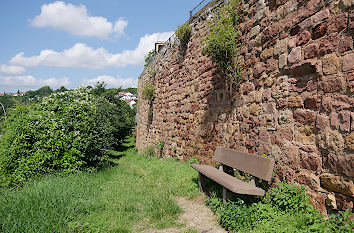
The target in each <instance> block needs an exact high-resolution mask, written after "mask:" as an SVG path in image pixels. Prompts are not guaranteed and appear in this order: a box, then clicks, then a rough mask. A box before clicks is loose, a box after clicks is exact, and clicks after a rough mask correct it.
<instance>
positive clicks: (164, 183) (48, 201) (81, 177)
mask: <svg viewBox="0 0 354 233" xmlns="http://www.w3.org/2000/svg"><path fill="white" fill-rule="evenodd" d="M124 146H125V147H126V148H125V149H126V150H124V152H121V153H116V154H115V156H117V159H114V160H113V161H114V162H115V163H116V164H117V165H116V166H114V167H111V168H107V169H104V170H102V171H100V172H91V173H89V172H84V173H79V174H74V175H69V176H64V175H60V174H57V175H51V176H47V177H46V178H44V179H41V180H40V181H36V182H31V183H28V184H27V185H26V186H25V187H24V188H22V189H19V190H5V191H2V192H1V193H0V216H1V217H0V232H93V231H95V232H136V227H139V228H140V229H143V228H144V227H145V228H165V227H170V226H175V225H178V223H177V222H176V220H177V218H178V215H179V214H180V213H181V211H182V210H181V209H180V208H179V207H178V205H177V203H176V202H175V201H174V199H173V197H175V196H178V195H180V196H186V197H193V196H196V195H198V188H197V184H196V182H195V179H196V178H197V173H196V172H195V171H194V170H193V169H191V168H190V166H189V165H188V164H185V163H177V162H175V161H174V160H172V159H164V160H159V159H157V158H150V157H145V156H141V155H138V154H137V152H136V150H134V147H133V146H134V143H133V142H132V141H130V142H129V143H127V144H124ZM118 157H120V158H119V159H118Z"/></svg>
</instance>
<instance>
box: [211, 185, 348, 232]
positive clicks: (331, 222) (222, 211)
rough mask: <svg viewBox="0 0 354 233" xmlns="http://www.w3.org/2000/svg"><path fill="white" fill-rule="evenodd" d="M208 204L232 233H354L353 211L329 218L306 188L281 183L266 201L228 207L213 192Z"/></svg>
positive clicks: (230, 203) (229, 202) (223, 225)
mask: <svg viewBox="0 0 354 233" xmlns="http://www.w3.org/2000/svg"><path fill="white" fill-rule="evenodd" d="M239 197H241V196H239ZM206 204H207V205H208V206H209V207H210V208H211V210H212V211H213V212H214V213H216V214H217V215H218V216H219V222H220V224H221V226H222V227H224V228H225V229H226V230H227V231H229V232H289V233H290V232H351V229H352V227H353V224H352V222H351V221H350V218H349V217H350V214H351V213H350V211H346V212H342V213H340V214H339V215H336V216H330V218H329V219H325V218H324V217H323V216H322V215H320V214H319V211H318V210H316V209H315V208H314V207H313V206H312V205H311V204H310V203H309V200H308V197H307V195H306V194H305V192H304V189H303V187H297V186H295V185H291V184H284V183H280V184H278V185H277V187H275V188H273V189H272V190H271V191H270V194H269V195H267V196H266V198H265V199H264V200H263V202H249V201H247V202H246V201H245V200H244V199H240V198H237V199H236V200H234V201H228V202H227V203H225V204H224V203H223V202H222V199H221V198H218V197H217V196H216V194H215V193H212V195H211V196H210V197H209V198H207V199H206Z"/></svg>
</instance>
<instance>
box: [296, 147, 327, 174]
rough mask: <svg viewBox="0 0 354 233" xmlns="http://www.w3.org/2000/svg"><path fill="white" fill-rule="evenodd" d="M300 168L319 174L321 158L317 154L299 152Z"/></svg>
mask: <svg viewBox="0 0 354 233" xmlns="http://www.w3.org/2000/svg"><path fill="white" fill-rule="evenodd" d="M300 157H301V167H303V168H305V169H308V170H312V171H316V172H319V171H321V169H322V157H321V155H319V154H317V153H307V152H304V151H300Z"/></svg>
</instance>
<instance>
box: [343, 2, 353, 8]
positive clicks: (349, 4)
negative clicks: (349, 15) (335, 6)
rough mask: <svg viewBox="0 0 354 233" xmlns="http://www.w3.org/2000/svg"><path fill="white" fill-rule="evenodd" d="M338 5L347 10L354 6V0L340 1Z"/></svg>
mask: <svg viewBox="0 0 354 233" xmlns="http://www.w3.org/2000/svg"><path fill="white" fill-rule="evenodd" d="M340 4H341V6H342V7H344V8H349V7H351V6H354V0H340Z"/></svg>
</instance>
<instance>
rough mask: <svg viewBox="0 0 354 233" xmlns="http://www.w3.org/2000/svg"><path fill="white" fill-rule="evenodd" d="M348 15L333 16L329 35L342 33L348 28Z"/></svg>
mask: <svg viewBox="0 0 354 233" xmlns="http://www.w3.org/2000/svg"><path fill="white" fill-rule="evenodd" d="M347 21H348V13H347V12H345V13H342V14H339V15H335V16H332V17H331V18H330V19H329V20H328V33H333V32H340V31H342V30H343V29H345V28H346V27H347Z"/></svg>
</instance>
